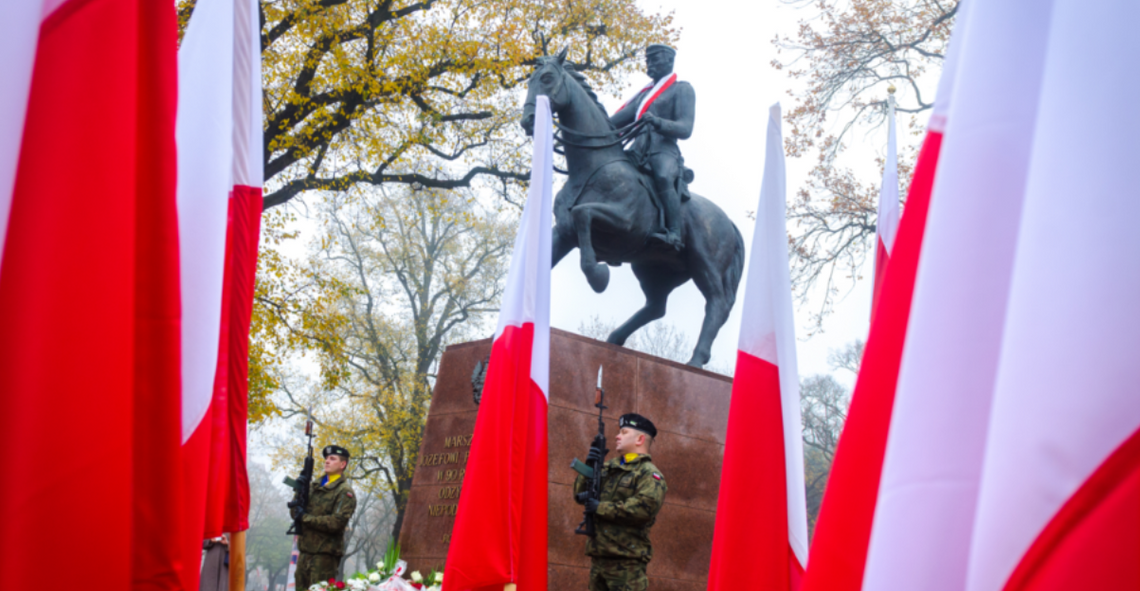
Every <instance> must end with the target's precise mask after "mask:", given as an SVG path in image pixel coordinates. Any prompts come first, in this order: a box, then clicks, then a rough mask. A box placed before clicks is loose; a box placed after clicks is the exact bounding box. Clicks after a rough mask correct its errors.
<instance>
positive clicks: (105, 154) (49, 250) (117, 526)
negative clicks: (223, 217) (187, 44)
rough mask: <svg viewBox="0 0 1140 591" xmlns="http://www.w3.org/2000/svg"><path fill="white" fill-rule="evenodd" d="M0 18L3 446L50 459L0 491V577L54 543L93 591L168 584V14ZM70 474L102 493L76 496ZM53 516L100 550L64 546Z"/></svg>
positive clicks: (139, 5)
mask: <svg viewBox="0 0 1140 591" xmlns="http://www.w3.org/2000/svg"><path fill="white" fill-rule="evenodd" d="M10 17H11V18H10ZM32 18H34V20H31V19H32ZM41 19H42V22H41ZM0 21H3V25H2V27H3V29H4V31H5V41H4V49H5V52H4V54H3V55H2V56H0V59H4V60H5V62H6V63H5V65H6V66H8V65H9V63H10V64H11V65H12V66H13V68H12V70H10V71H11V72H13V73H14V74H15V76H14V79H12V80H11V84H10V85H6V88H5V90H4V91H3V92H0V107H2V108H3V110H4V113H3V115H2V117H0V120H2V124H0V161H2V162H0V181H4V180H5V179H6V178H7V179H13V180H12V182H11V183H4V184H0V205H2V206H0V212H3V213H4V215H2V216H0V228H3V231H0V252H2V257H0V326H3V327H4V328H3V330H0V392H3V396H0V413H2V415H3V416H4V418H5V425H4V428H3V429H0V443H2V444H3V445H4V447H5V448H6V449H9V450H12V451H13V452H15V453H18V454H20V455H21V456H22V457H26V458H30V459H32V461H34V462H36V463H37V464H43V465H44V466H50V467H49V468H46V469H43V470H35V469H33V470H32V471H30V472H28V471H25V472H27V473H26V474H24V475H23V476H21V478H22V481H21V482H20V483H19V484H15V485H13V486H6V487H4V488H3V491H2V492H0V502H3V504H4V507H5V518H4V522H3V525H0V568H2V570H0V572H2V573H3V575H0V578H2V580H3V581H4V583H5V584H6V586H8V587H15V586H20V585H26V584H27V581H26V578H27V573H48V572H51V571H52V569H54V568H57V562H58V561H57V560H55V559H54V558H53V555H52V554H51V553H50V552H45V551H44V549H45V548H52V549H55V550H64V551H66V553H67V554H68V556H69V558H68V561H69V562H68V564H69V568H73V569H77V572H91V573H99V579H100V585H103V586H107V587H117V588H123V589H126V588H135V589H174V588H177V585H178V568H179V564H178V562H177V547H176V543H177V537H176V534H177V530H176V528H171V527H167V526H168V525H169V524H171V523H175V522H177V520H178V507H179V504H178V503H179V496H178V489H179V486H178V481H177V470H178V461H177V454H178V444H179V441H178V436H177V432H178V420H179V407H178V404H179V373H178V372H179V362H178V346H179V341H178V336H179V320H178V319H179V293H178V272H177V269H178V267H177V259H178V243H177V235H178V234H177V226H176V220H175V216H174V212H175V209H174V171H175V161H174V158H175V153H174V142H173V137H174V111H175V87H174V82H175V78H174V76H175V72H174V67H175V62H174V42H175V36H174V30H175V15H174V11H173V6H170V5H162V4H161V3H153V2H141V1H139V0H87V1H83V0H70V1H66V2H60V1H57V0H51V1H48V2H44V3H40V2H14V3H8V4H6V5H5V6H3V7H0ZM13 26H14V27H16V28H18V29H21V30H19V31H16V34H15V35H14V36H8V35H7V33H8V32H9V31H8V29H9V27H13ZM37 31H38V36H37V35H36V34H35V32H37ZM37 37H38V38H37ZM9 50H10V51H9ZM6 71H8V70H6ZM24 75H27V76H28V77H27V78H26V79H25V78H24V77H23V76H24ZM21 93H23V96H22V97H21ZM21 103H23V105H21ZM25 106H26V107H25ZM25 108H26V117H25V116H24V115H23V114H22V113H23V112H24V110H25ZM13 133H16V134H17V135H16V136H12V134H13ZM8 171H11V173H9V172H8ZM7 174H12V176H7V177H6V176H5V175H7ZM77 482H88V483H94V482H100V483H103V485H102V486H94V487H87V488H86V489H85V491H84V498H83V500H82V502H76V500H75V498H74V492H75V490H76V489H75V486H76V483H77ZM45 511H47V512H50V514H51V520H50V523H48V522H45V521H44V515H45ZM52 523H61V524H67V527H70V528H75V530H76V531H87V532H99V540H100V544H101V545H103V547H106V548H113V549H114V551H109V552H91V551H90V548H88V547H87V544H84V545H82V547H81V546H79V545H74V544H73V545H68V543H66V542H62V543H61V541H60V539H59V536H58V532H57V531H55V530H54V529H53V528H52V527H50V525H51V524H52ZM61 544H62V545H61ZM194 564H195V565H196V564H197V563H196V562H195V563H194Z"/></svg>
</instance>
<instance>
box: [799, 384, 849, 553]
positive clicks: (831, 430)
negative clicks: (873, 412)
mask: <svg viewBox="0 0 1140 591" xmlns="http://www.w3.org/2000/svg"><path fill="white" fill-rule="evenodd" d="M849 401H850V393H849V392H848V390H847V388H845V387H844V386H843V385H842V384H840V383H839V382H838V381H836V380H835V378H833V377H832V376H830V375H826V374H825V375H815V376H811V377H809V378H807V379H805V380H803V382H801V383H800V421H801V423H802V425H803V438H804V485H805V487H806V493H807V509H808V525H809V526H810V528H811V531H812V532H814V531H815V520H816V517H817V516H818V515H819V507H820V505H821V504H822V503H823V492H824V489H825V488H826V487H827V477H828V475H830V474H831V462H832V460H834V459H835V448H836V446H837V445H838V444H839V435H840V433H842V432H843V423H844V421H846V420H847V404H848V402H849Z"/></svg>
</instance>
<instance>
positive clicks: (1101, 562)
mask: <svg viewBox="0 0 1140 591" xmlns="http://www.w3.org/2000/svg"><path fill="white" fill-rule="evenodd" d="M1138 17H1140V8H1138V7H1137V6H1136V5H1135V3H1133V2H1125V1H1118V2H1107V3H1103V4H1100V5H1097V6H1095V7H1092V6H1090V5H1088V4H1087V3H1082V2H1079V1H1077V0H1053V1H1050V2H1033V1H1029V0H1021V1H1014V2H1005V3H997V2H976V3H972V4H971V8H970V12H969V14H968V16H967V18H968V23H967V24H966V29H965V31H966V36H965V38H964V44H963V47H962V50H961V51H962V53H961V55H960V62H959V65H958V67H959V71H958V75H957V78H956V80H955V85H956V87H955V95H954V99H953V101H952V104H951V106H950V111H949V116H948V118H947V120H946V129H945V142H944V144H943V148H942V155H941V161H940V165H939V170H938V175H937V178H936V181H935V186H934V195H933V197H932V202H931V209H930V214H929V219H928V227H927V232H926V238H925V242H924V244H923V251H922V258H921V260H920V263H919V267H918V274H917V282H916V287H915V296H914V303H913V309H912V312H911V317H910V325H909V330H908V334H907V340H906V344H905V348H904V352H903V359H902V365H901V369H900V376H899V385H898V393H897V397H896V400H895V406H894V411H893V417H892V422H891V429H890V439H889V443H888V447H887V453H886V457H885V462H884V468H883V476H882V482H881V486H880V490H879V498H878V506H877V511H876V514H875V521H874V528H873V531H872V536H871V544H870V550H869V556H868V559H867V565H866V574H865V579H864V585H863V588H865V589H882V590H888V589H890V590H894V589H924V590H927V589H929V590H935V591H937V590H943V589H945V590H947V591H950V590H955V591H956V590H959V589H968V590H969V591H1021V590H1026V591H1028V590H1030V589H1033V590H1035V591H1038V590H1046V589H1058V590H1060V589H1094V588H1095V589H1135V588H1138V587H1140V562H1138V561H1136V559H1135V557H1136V556H1137V555H1140V528H1138V527H1136V524H1137V523H1140V397H1138V396H1136V384H1137V383H1140V364H1137V362H1136V352H1137V351H1140V311H1138V308H1137V305H1136V302H1137V301H1140V265H1138V264H1137V261H1138V260H1140V237H1138V236H1140V235H1138V234H1137V233H1136V232H1135V231H1134V230H1133V229H1132V228H1130V227H1129V226H1128V223H1127V221H1126V220H1130V219H1135V216H1136V215H1137V214H1138V213H1140V200H1138V199H1137V198H1136V195H1137V190H1136V188H1135V182H1134V179H1133V178H1132V177H1133V176H1134V175H1132V172H1131V169H1132V167H1133V166H1134V165H1135V162H1136V161H1137V160H1140V116H1138V115H1137V113H1136V112H1135V110H1134V109H1132V108H1131V107H1130V105H1126V101H1127V99H1125V98H1123V97H1130V96H1135V95H1136V94H1137V91H1140V84H1138V83H1137V81H1136V79H1135V77H1130V76H1120V75H1119V74H1118V72H1120V71H1122V70H1121V69H1128V68H1130V67H1132V66H1131V65H1132V64H1134V63H1135V62H1136V60H1137V59H1138V58H1140V41H1138V40H1137V39H1136V37H1135V35H1132V34H1131V33H1130V32H1129V31H1128V26H1129V25H1128V23H1132V22H1135V20H1136V19H1137V18H1138ZM959 26H962V24H959ZM1088 55H1097V56H1104V59H1098V60H1092V61H1090V60H1088V59H1087V56H1088ZM1094 84H1095V85H1096V87H1097V88H1098V92H1097V94H1096V96H1097V97H1105V98H1103V99H1102V100H1101V101H1100V102H1098V103H1097V104H1096V105H1095V108H1089V97H1090V95H1089V94H1088V92H1087V89H1088V88H1090V85H1094ZM932 124H933V120H932Z"/></svg>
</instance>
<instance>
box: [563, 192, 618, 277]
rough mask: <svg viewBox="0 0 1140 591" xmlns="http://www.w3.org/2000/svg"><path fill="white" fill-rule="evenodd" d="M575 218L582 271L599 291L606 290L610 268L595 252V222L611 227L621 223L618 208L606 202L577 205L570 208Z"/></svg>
mask: <svg viewBox="0 0 1140 591" xmlns="http://www.w3.org/2000/svg"><path fill="white" fill-rule="evenodd" d="M570 215H571V216H572V217H573V218H574V229H575V230H577V231H578V250H579V251H581V253H582V257H581V258H582V273H583V274H585V275H586V281H587V282H589V284H590V287H591V288H593V290H594V291H595V292H597V293H602V292H603V291H605V290H606V286H607V285H609V283H610V268H609V267H607V266H606V265H605V263H599V262H598V256H597V253H595V252H594V243H593V240H592V238H591V233H592V231H593V226H594V224H598V225H608V226H611V227H614V226H617V225H618V224H620V223H621V221H622V218H621V216H620V215H619V214H618V212H617V210H616V209H615V208H614V207H612V206H610V205H607V204H604V203H584V204H582V205H575V206H574V208H573V209H571V210H570Z"/></svg>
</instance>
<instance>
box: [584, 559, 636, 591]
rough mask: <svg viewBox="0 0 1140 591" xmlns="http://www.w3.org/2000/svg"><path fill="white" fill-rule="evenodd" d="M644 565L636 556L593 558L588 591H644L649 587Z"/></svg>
mask: <svg viewBox="0 0 1140 591" xmlns="http://www.w3.org/2000/svg"><path fill="white" fill-rule="evenodd" d="M646 566H648V565H647V564H646V563H645V562H643V561H642V560H640V559H638V558H593V559H591V561H590V591H645V590H646V589H648V588H649V578H648V577H646V576H645V567H646Z"/></svg>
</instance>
